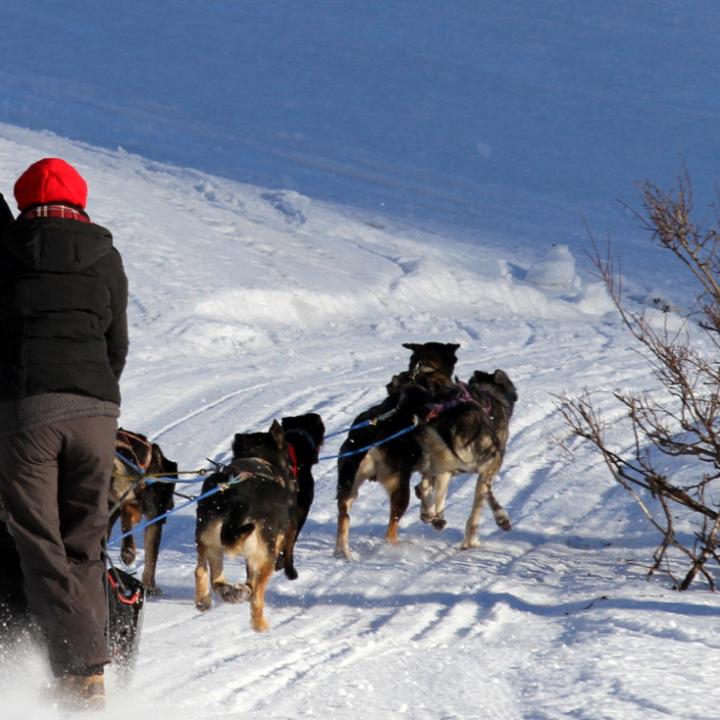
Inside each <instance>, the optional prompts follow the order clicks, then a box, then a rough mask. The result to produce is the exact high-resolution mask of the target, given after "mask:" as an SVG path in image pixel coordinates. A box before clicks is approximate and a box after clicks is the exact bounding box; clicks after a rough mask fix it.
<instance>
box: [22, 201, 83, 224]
mask: <svg viewBox="0 0 720 720" xmlns="http://www.w3.org/2000/svg"><path fill="white" fill-rule="evenodd" d="M34 218H67V219H68V220H79V221H80V222H84V223H89V222H90V218H89V217H88V216H87V215H86V214H85V213H84V212H83V211H82V210H78V209H76V208H74V207H70V206H69V205H38V206H37V207H34V208H30V209H29V210H26V211H25V212H24V213H21V215H20V217H19V218H18V220H33V219H34Z"/></svg>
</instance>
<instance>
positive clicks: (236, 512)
mask: <svg viewBox="0 0 720 720" xmlns="http://www.w3.org/2000/svg"><path fill="white" fill-rule="evenodd" d="M232 453H233V459H232V461H231V462H230V464H229V465H227V466H226V467H225V468H224V469H223V470H222V471H220V472H216V473H213V474H212V475H210V476H209V477H208V478H207V479H206V480H205V482H204V483H203V487H202V492H203V494H205V493H206V492H209V491H210V490H212V489H214V488H217V487H220V488H222V490H221V491H219V492H216V493H215V494H213V495H210V496H209V497H206V498H204V499H202V500H201V501H200V502H199V503H198V506H197V523H196V527H195V543H196V546H197V567H196V568H195V605H196V607H197V608H198V609H199V610H209V609H210V607H211V604H212V600H211V593H210V591H211V589H212V590H214V591H215V593H216V594H217V595H218V596H219V597H220V598H221V599H222V600H224V601H225V602H231V603H237V602H241V601H243V600H245V599H247V598H250V603H251V614H250V624H251V626H252V628H253V629H254V630H257V631H259V632H262V631H264V630H267V629H268V628H269V627H270V625H269V623H268V621H267V620H266V618H265V613H264V609H265V589H266V587H267V584H268V581H269V580H270V578H271V576H272V574H273V572H274V570H275V567H276V564H277V561H278V557H279V556H280V554H281V553H282V562H283V569H284V571H285V575H286V576H287V577H288V578H290V579H291V580H294V579H295V578H297V571H296V570H295V567H294V561H293V549H294V544H295V538H296V536H297V497H298V492H297V483H296V481H295V478H294V477H293V475H292V471H291V468H290V463H289V460H288V446H287V443H286V441H285V434H284V433H283V430H282V427H281V425H280V423H278V422H277V421H275V422H273V424H272V426H271V427H270V430H269V431H268V432H256V433H247V434H240V433H238V434H237V435H235V439H234V441H233V444H232ZM225 554H227V555H229V556H236V555H242V556H243V557H244V558H245V562H246V568H247V577H246V582H245V583H236V584H233V583H230V582H228V581H227V580H226V579H225V576H224V574H223V556H224V555H225Z"/></svg>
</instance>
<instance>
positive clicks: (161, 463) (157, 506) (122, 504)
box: [108, 428, 178, 595]
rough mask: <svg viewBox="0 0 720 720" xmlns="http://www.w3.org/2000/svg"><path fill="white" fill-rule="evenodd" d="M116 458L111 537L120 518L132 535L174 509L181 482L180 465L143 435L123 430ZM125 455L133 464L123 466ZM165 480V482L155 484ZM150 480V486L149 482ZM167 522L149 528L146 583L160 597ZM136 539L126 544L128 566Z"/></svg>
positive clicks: (123, 553)
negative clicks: (140, 524)
mask: <svg viewBox="0 0 720 720" xmlns="http://www.w3.org/2000/svg"><path fill="white" fill-rule="evenodd" d="M115 449H116V451H117V452H116V455H115V460H114V464H113V473H112V480H111V482H110V495H109V500H108V502H109V505H110V522H109V526H108V536H109V535H110V532H111V531H112V528H113V526H114V525H115V523H116V522H117V520H118V518H120V528H121V530H122V532H123V533H127V532H130V531H131V530H132V529H133V527H134V526H135V525H137V523H138V522H140V520H141V519H142V517H143V516H144V517H146V518H147V519H148V520H152V519H154V518H156V517H159V516H160V515H163V514H164V513H166V512H167V511H168V510H171V509H172V508H173V505H174V503H173V493H174V492H175V483H174V482H172V480H174V479H177V469H178V467H177V463H175V462H173V461H172V460H168V458H166V457H165V455H164V454H163V452H162V450H161V449H160V446H159V445H158V444H157V443H154V442H150V440H148V439H147V437H145V435H141V434H140V433H136V432H130V431H128V430H124V429H123V428H119V429H118V432H117V437H116V441H115ZM118 455H121V456H122V457H123V458H125V459H126V460H127V461H129V462H123V460H122V459H120V457H118ZM158 477H161V478H162V482H153V481H154V480H156V478H158ZM146 479H147V481H148V482H146ZM164 524H165V520H164V519H163V520H159V521H158V522H156V523H153V524H152V525H148V526H147V527H146V528H145V533H144V547H145V566H144V568H143V575H142V582H143V585H144V586H145V590H146V592H147V593H148V594H149V595H159V594H160V588H159V587H158V586H157V584H156V583H155V571H156V568H157V560H158V555H159V553H160V541H161V540H162V531H163V525H164ZM135 555H136V548H135V539H134V538H133V536H132V535H128V536H127V537H124V538H123V540H122V545H121V550H120V557H121V558H122V561H123V562H124V563H125V564H126V565H131V564H132V563H133V561H134V560H135Z"/></svg>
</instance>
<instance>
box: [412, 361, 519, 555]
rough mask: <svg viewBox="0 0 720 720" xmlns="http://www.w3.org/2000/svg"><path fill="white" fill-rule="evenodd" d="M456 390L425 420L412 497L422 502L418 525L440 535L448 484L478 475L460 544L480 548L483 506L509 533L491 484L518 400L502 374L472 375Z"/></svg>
mask: <svg viewBox="0 0 720 720" xmlns="http://www.w3.org/2000/svg"><path fill="white" fill-rule="evenodd" d="M456 387H457V390H456V391H455V392H454V393H449V394H448V395H447V396H446V397H445V399H444V401H443V402H441V403H439V404H438V405H436V407H435V408H434V409H433V410H431V411H430V413H429V414H428V415H426V422H425V424H424V425H423V428H422V431H421V433H419V440H420V444H421V446H422V462H421V467H420V468H419V469H420V472H421V474H422V479H421V480H420V483H419V484H418V485H417V486H416V488H415V493H416V495H417V496H418V497H419V498H420V501H421V511H420V517H421V519H422V520H423V521H424V522H427V523H431V524H432V525H433V527H435V528H436V529H438V530H442V529H443V528H444V527H445V517H444V510H445V501H446V498H447V491H448V484H449V482H450V479H451V478H452V477H453V476H454V475H458V474H461V473H477V482H476V485H475V495H474V498H473V505H472V510H471V511H470V516H469V517H468V520H467V523H466V525H465V535H464V537H463V541H462V547H463V548H469V547H476V546H477V545H478V539H477V528H478V524H479V522H480V513H481V512H482V508H483V505H484V503H485V501H486V500H487V501H488V502H489V504H490V507H491V509H492V512H493V516H494V518H495V522H496V523H497V525H498V526H499V527H501V528H502V529H503V530H510V529H511V524H510V518H509V517H508V514H507V512H506V511H505V509H504V508H503V507H502V505H500V503H499V502H498V501H497V500H496V499H495V496H494V495H493V492H492V482H493V480H494V478H495V476H496V475H497V473H498V472H499V470H500V467H501V465H502V462H503V457H504V455H505V446H506V445H507V441H508V434H509V427H510V418H511V417H512V414H513V409H514V407H515V402H516V401H517V398H518V395H517V390H516V388H515V385H514V384H513V383H512V381H511V380H510V378H509V377H508V376H507V374H506V373H505V372H504V371H503V370H495V372H494V373H486V372H481V371H479V370H476V371H475V372H474V373H473V376H472V377H471V378H470V380H469V382H468V383H467V384H464V383H462V382H458V383H457V385H456Z"/></svg>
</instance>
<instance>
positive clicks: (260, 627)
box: [252, 617, 270, 632]
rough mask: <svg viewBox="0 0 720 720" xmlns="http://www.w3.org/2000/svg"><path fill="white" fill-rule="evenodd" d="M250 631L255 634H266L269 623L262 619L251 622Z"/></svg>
mask: <svg viewBox="0 0 720 720" xmlns="http://www.w3.org/2000/svg"><path fill="white" fill-rule="evenodd" d="M252 629H253V630H254V631H255V632H267V631H268V630H269V629H270V623H269V622H268V621H267V620H266V619H265V618H264V617H261V618H258V619H257V620H253V621H252Z"/></svg>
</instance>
